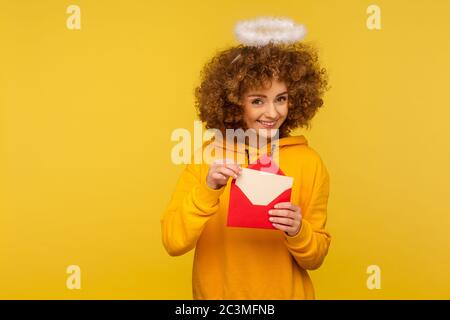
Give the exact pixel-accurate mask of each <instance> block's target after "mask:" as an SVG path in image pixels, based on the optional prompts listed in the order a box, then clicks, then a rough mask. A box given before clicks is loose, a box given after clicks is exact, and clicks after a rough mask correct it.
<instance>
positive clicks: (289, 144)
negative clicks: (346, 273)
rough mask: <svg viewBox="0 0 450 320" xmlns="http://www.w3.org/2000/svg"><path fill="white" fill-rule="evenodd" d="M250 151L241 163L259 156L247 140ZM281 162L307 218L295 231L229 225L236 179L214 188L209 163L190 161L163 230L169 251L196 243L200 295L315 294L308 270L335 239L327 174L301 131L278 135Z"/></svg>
mask: <svg viewBox="0 0 450 320" xmlns="http://www.w3.org/2000/svg"><path fill="white" fill-rule="evenodd" d="M209 143H210V141H209V142H207V143H205V144H204V145H203V147H202V149H201V150H198V152H202V151H203V150H204V148H205V147H206V146H207V145H208V144H209ZM237 149H238V150H239V148H237ZM245 150H246V153H247V152H248V154H249V155H252V157H250V159H249V158H246V163H245V165H244V166H243V167H245V166H248V163H249V160H250V162H253V161H254V159H255V158H254V156H256V157H257V156H259V155H260V153H259V151H260V150H258V149H255V148H252V147H249V146H247V145H245ZM265 151H266V152H267V150H265ZM268 151H269V152H270V147H268ZM278 162H279V163H278V166H279V167H280V168H281V170H282V171H283V172H284V174H285V175H286V176H291V177H294V183H293V186H292V195H291V202H292V203H294V204H296V205H297V206H299V207H300V208H301V214H302V225H301V228H300V231H299V232H298V234H297V235H295V236H294V237H291V236H289V235H287V234H286V233H285V232H283V231H281V230H271V229H255V228H235V227H227V226H226V222H227V212H228V201H229V191H230V183H231V179H229V180H228V183H227V185H226V186H224V187H222V188H220V189H218V190H214V189H211V188H209V187H208V186H207V184H206V176H207V173H208V169H209V166H208V165H207V164H206V163H205V162H203V163H201V164H195V163H191V164H188V165H186V168H185V170H184V172H183V173H182V175H181V177H180V178H179V181H178V183H177V185H176V188H175V191H174V193H173V195H172V198H171V200H170V203H169V205H168V207H167V209H166V211H165V212H164V214H163V215H162V217H161V231H162V241H163V244H164V247H165V248H166V250H167V252H168V253H169V254H170V255H171V256H178V255H182V254H184V253H186V252H188V251H190V250H192V249H194V248H195V255H194V263H193V270H192V289H193V298H194V299H230V300H232V299H261V300H264V299H265V300H269V299H314V298H315V295H314V288H313V284H312V282H311V279H310V277H309V275H308V273H307V271H306V270H314V269H317V268H318V267H320V266H321V264H322V262H323V260H324V258H325V256H326V255H327V252H328V247H329V245H330V241H331V236H330V234H329V233H328V232H327V231H326V230H325V224H326V220H327V202H328V194H329V174H328V171H327V169H326V167H325V165H324V163H323V162H322V160H321V158H320V156H319V155H318V153H317V152H316V151H314V150H313V149H312V148H310V147H309V146H308V143H307V140H306V139H305V137H304V136H303V135H302V136H290V137H285V138H281V139H279V156H278Z"/></svg>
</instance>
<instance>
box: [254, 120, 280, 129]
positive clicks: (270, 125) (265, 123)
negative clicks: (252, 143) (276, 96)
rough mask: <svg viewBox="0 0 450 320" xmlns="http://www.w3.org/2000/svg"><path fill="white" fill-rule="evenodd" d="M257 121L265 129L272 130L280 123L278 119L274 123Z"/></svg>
mask: <svg viewBox="0 0 450 320" xmlns="http://www.w3.org/2000/svg"><path fill="white" fill-rule="evenodd" d="M256 121H257V122H258V123H259V124H261V125H262V126H263V127H264V128H267V129H271V128H274V127H275V125H276V124H277V122H278V119H277V120H273V121H262V120H256Z"/></svg>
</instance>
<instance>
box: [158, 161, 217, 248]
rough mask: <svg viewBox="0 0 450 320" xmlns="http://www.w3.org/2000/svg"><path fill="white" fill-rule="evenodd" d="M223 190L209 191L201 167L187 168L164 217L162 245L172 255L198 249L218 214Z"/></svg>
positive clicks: (190, 165)
mask: <svg viewBox="0 0 450 320" xmlns="http://www.w3.org/2000/svg"><path fill="white" fill-rule="evenodd" d="M224 189H225V186H224V187H222V188H220V189H218V190H214V189H211V188H210V187H208V185H207V184H206V176H205V177H204V179H203V178H202V175H201V165H199V164H188V165H186V167H185V169H184V171H183V173H182V174H181V176H180V178H179V180H178V183H177V185H176V187H175V191H174V193H173V194H172V198H171V200H170V202H169V205H168V207H167V209H166V210H165V212H164V213H163V215H162V217H161V232H162V241H163V244H164V247H165V249H166V250H167V252H168V253H169V255H171V256H178V255H182V254H185V253H186V252H188V251H190V250H192V249H193V248H194V247H195V245H196V243H197V240H198V238H199V237H200V235H201V233H202V230H203V228H204V227H205V224H206V222H207V221H208V220H209V219H210V218H211V217H212V216H213V215H214V214H215V213H216V212H217V210H218V208H219V197H220V195H221V194H222V193H223V191H224Z"/></svg>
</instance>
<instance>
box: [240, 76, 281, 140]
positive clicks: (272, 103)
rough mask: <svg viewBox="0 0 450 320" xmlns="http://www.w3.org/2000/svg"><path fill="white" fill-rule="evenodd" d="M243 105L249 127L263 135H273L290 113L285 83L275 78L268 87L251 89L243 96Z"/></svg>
mask: <svg viewBox="0 0 450 320" xmlns="http://www.w3.org/2000/svg"><path fill="white" fill-rule="evenodd" d="M243 107H244V121H245V123H246V125H247V128H252V129H255V130H256V132H257V133H258V134H259V135H260V136H262V137H273V136H274V135H275V134H276V129H279V128H280V127H281V125H282V124H283V122H284V120H286V117H287V114H288V92H287V87H286V85H285V83H284V82H281V81H278V80H276V79H273V80H272V83H271V84H269V87H267V88H261V89H259V90H249V91H248V92H247V93H246V94H245V95H244V97H243ZM261 129H265V130H261Z"/></svg>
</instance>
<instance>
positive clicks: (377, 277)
mask: <svg viewBox="0 0 450 320" xmlns="http://www.w3.org/2000/svg"><path fill="white" fill-rule="evenodd" d="M367 273H368V274H371V275H370V276H369V277H368V278H367V283H366V284H367V289H369V290H373V289H381V269H380V267H379V266H377V265H371V266H368V267H367Z"/></svg>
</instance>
